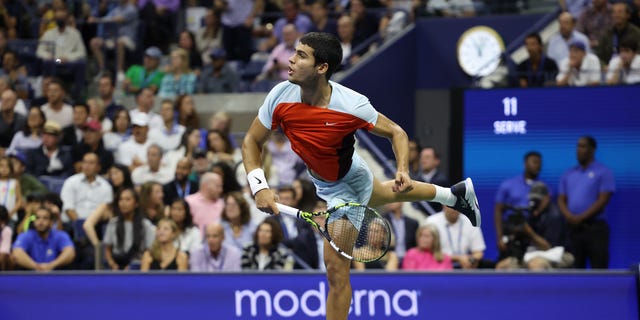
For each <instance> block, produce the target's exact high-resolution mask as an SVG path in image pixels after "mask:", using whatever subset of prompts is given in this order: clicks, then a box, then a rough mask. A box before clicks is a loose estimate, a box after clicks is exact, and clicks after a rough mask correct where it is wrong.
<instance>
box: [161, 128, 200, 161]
mask: <svg viewBox="0 0 640 320" xmlns="http://www.w3.org/2000/svg"><path fill="white" fill-rule="evenodd" d="M201 140H202V137H201V136H200V130H197V129H189V128H187V129H186V130H185V132H184V134H182V141H181V142H180V146H178V148H176V149H174V150H171V151H168V152H167V153H166V154H165V155H164V158H165V162H166V163H167V164H169V166H170V167H174V166H176V165H177V164H178V161H180V160H181V159H182V158H187V159H189V160H190V161H193V159H194V157H193V155H194V152H195V151H196V150H197V149H199V148H198V146H199V145H200V141H201ZM203 153H204V157H205V158H206V152H203ZM192 164H193V163H192Z"/></svg>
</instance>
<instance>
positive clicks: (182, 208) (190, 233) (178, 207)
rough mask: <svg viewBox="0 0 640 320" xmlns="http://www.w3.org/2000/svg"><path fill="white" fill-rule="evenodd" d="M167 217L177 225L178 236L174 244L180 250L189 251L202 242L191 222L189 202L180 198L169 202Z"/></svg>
mask: <svg viewBox="0 0 640 320" xmlns="http://www.w3.org/2000/svg"><path fill="white" fill-rule="evenodd" d="M169 205H170V207H169V214H168V217H169V218H170V219H171V220H173V221H174V222H175V223H176V225H177V226H178V238H177V239H176V245H179V246H180V250H182V251H184V252H187V253H191V252H192V250H193V249H195V248H196V247H197V246H198V245H199V244H200V243H202V233H200V229H198V227H197V226H196V225H194V224H193V216H192V215H191V209H190V207H189V204H188V203H187V202H186V201H185V200H184V199H181V198H175V199H174V200H173V201H172V202H171V203H170V204H169Z"/></svg>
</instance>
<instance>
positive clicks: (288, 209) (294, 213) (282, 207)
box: [276, 203, 300, 218]
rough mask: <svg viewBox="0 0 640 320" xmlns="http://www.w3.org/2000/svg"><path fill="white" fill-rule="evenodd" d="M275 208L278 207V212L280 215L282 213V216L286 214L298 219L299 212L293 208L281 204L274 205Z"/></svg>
mask: <svg viewBox="0 0 640 320" xmlns="http://www.w3.org/2000/svg"><path fill="white" fill-rule="evenodd" d="M276 206H277V207H278V210H280V213H284V214H288V215H291V216H296V217H298V218H299V217H300V210H298V209H296V208H294V207H290V206H288V205H284V204H282V203H276Z"/></svg>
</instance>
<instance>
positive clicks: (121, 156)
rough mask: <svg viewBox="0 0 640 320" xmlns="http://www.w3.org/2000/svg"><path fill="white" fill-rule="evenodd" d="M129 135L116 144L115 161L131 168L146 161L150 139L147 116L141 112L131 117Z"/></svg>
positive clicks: (131, 169)
mask: <svg viewBox="0 0 640 320" xmlns="http://www.w3.org/2000/svg"><path fill="white" fill-rule="evenodd" d="M131 125H132V128H131V137H129V139H127V141H125V142H123V143H121V144H120V146H118V149H117V150H116V153H115V157H114V158H115V161H116V163H119V164H121V165H125V166H127V167H129V170H130V171H131V172H133V170H134V169H135V168H137V167H139V166H142V165H144V164H146V163H147V148H148V147H149V146H150V145H151V141H149V139H147V134H148V132H149V117H148V116H147V115H146V114H145V113H142V112H139V113H136V114H135V115H133V116H132V117H131Z"/></svg>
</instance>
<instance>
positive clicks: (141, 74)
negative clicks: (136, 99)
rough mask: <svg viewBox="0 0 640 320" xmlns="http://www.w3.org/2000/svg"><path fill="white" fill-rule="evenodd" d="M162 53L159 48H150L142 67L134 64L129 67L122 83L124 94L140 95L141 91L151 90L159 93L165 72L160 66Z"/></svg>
mask: <svg viewBox="0 0 640 320" xmlns="http://www.w3.org/2000/svg"><path fill="white" fill-rule="evenodd" d="M160 58H162V52H161V51H160V49H158V48H157V47H149V48H147V49H146V50H145V51H144V58H143V59H142V65H139V64H134V65H132V66H130V67H129V69H128V70H127V73H126V74H125V79H124V81H123V82H122V88H124V92H125V93H128V94H138V93H139V92H140V90H142V89H145V88H149V89H151V91H152V92H153V93H157V92H158V90H159V89H160V85H161V84H162V78H164V72H163V71H162V70H160V69H159V68H158V67H159V66H160Z"/></svg>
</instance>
